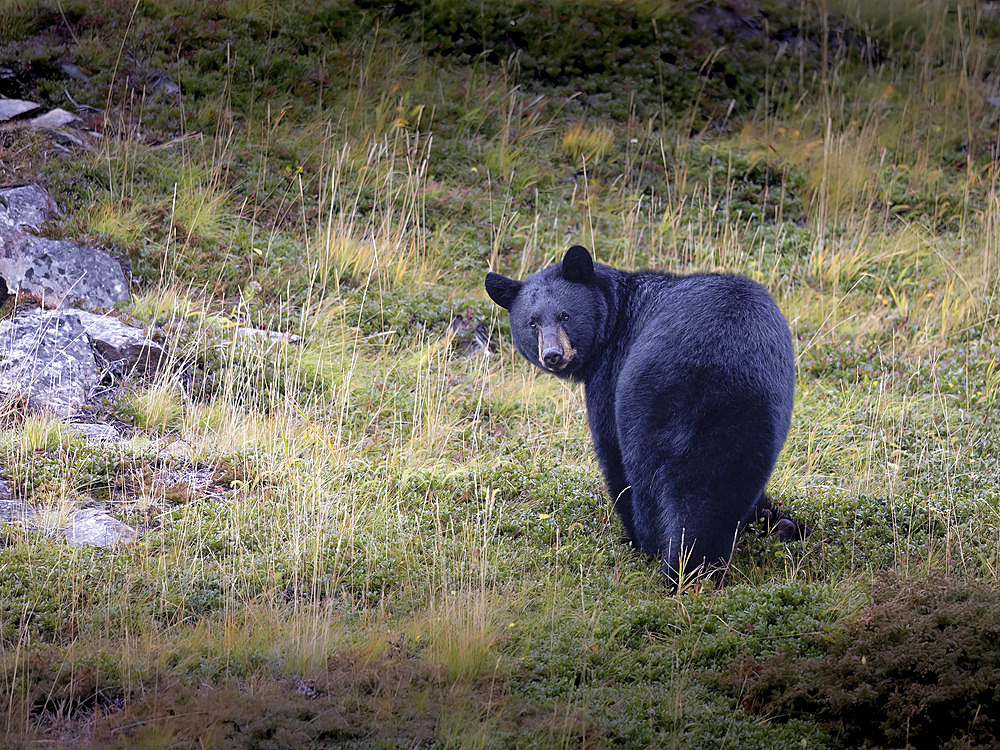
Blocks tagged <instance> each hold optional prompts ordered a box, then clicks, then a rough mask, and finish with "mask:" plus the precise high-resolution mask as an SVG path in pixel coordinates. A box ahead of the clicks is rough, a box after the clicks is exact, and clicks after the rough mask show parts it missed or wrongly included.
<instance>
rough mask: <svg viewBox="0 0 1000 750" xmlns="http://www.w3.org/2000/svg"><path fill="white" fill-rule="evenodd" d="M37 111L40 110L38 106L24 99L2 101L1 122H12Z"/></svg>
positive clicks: (0, 101) (0, 102) (0, 107)
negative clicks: (16, 118)
mask: <svg viewBox="0 0 1000 750" xmlns="http://www.w3.org/2000/svg"><path fill="white" fill-rule="evenodd" d="M35 109H38V105H37V104H35V103H34V102H29V101H26V100H24V99H0V122H2V121H4V120H12V119H13V118H15V117H18V116H19V115H23V114H24V113H25V112H31V111H32V110H35Z"/></svg>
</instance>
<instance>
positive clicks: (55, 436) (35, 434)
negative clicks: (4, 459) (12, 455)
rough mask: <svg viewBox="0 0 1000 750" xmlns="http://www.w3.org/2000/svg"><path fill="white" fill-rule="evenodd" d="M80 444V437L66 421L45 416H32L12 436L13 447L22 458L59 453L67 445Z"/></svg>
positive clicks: (26, 418)
mask: <svg viewBox="0 0 1000 750" xmlns="http://www.w3.org/2000/svg"><path fill="white" fill-rule="evenodd" d="M79 442H80V436H79V434H78V433H76V432H75V431H74V430H73V429H72V428H70V426H69V425H67V424H66V422H65V421H63V420H61V419H58V418H55V417H51V416H48V415H45V414H30V415H28V416H27V417H25V419H24V421H23V422H22V424H21V425H20V430H19V431H15V432H14V433H13V434H12V435H11V446H12V447H13V449H14V450H15V451H16V453H18V454H19V455H20V456H22V457H23V456H29V455H31V454H33V453H37V452H44V453H58V452H59V450H60V449H61V448H63V447H64V446H66V445H67V444H76V443H79Z"/></svg>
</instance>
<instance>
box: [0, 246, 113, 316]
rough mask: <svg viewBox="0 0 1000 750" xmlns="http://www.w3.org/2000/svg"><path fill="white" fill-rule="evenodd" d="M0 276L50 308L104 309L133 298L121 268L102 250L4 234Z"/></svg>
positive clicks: (13, 287)
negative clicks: (130, 297)
mask: <svg viewBox="0 0 1000 750" xmlns="http://www.w3.org/2000/svg"><path fill="white" fill-rule="evenodd" d="M0 276H2V277H3V278H4V280H5V281H6V283H7V288H8V289H9V290H10V291H11V292H22V293H27V294H30V295H31V296H33V297H36V298H38V299H40V300H41V301H42V304H43V305H44V306H45V307H70V306H73V305H77V306H80V307H84V308H86V309H88V310H100V309H104V308H109V307H112V306H114V305H115V304H116V303H118V302H124V301H125V300H127V299H128V298H129V294H130V292H129V283H128V279H127V278H125V273H124V271H122V267H121V265H120V264H119V263H118V261H116V260H115V259H114V258H112V257H111V256H110V255H109V254H108V253H106V252H105V251H104V250H102V249H100V248H98V247H88V246H85V245H81V244H79V243H77V242H74V241H72V240H50V239H46V238H44V237H35V236H33V235H30V234H27V233H25V232H16V233H11V234H8V235H7V236H4V234H3V232H2V231H0Z"/></svg>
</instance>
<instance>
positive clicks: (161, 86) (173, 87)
mask: <svg viewBox="0 0 1000 750" xmlns="http://www.w3.org/2000/svg"><path fill="white" fill-rule="evenodd" d="M150 84H151V85H152V88H153V91H163V92H164V93H166V94H167V95H168V96H180V95H181V87H180V86H178V85H177V83H176V82H175V81H174V79H173V78H171V77H170V76H168V75H167V74H166V73H157V74H154V75H152V76H150Z"/></svg>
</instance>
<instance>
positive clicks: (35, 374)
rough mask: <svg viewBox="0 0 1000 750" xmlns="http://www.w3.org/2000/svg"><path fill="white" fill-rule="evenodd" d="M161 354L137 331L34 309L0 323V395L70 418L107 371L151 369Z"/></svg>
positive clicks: (79, 313)
mask: <svg viewBox="0 0 1000 750" xmlns="http://www.w3.org/2000/svg"><path fill="white" fill-rule="evenodd" d="M162 356H163V349H162V347H160V345H159V344H157V343H156V342H154V341H151V340H150V339H149V338H147V337H146V335H145V334H144V333H143V332H142V331H141V330H139V329H138V328H133V327H132V326H128V325H125V324H124V323H122V322H121V321H119V320H117V319H115V318H110V317H103V316H99V315H94V314H92V313H88V312H85V311H83V310H33V311H32V312H30V313H27V314H25V315H18V316H16V317H14V318H12V319H11V320H5V321H2V322H0V394H2V395H7V396H11V395H15V396H21V397H26V398H27V399H28V403H29V405H31V406H33V407H35V408H43V409H46V410H48V411H51V412H54V413H55V414H58V415H61V416H68V415H70V414H73V413H75V412H77V411H79V409H80V408H81V407H82V406H83V405H84V404H85V403H86V402H87V400H88V399H89V397H90V394H91V391H92V390H93V389H94V387H95V386H96V385H97V384H98V383H100V381H101V378H102V377H103V376H104V374H105V373H107V372H109V371H116V372H124V371H128V370H131V369H133V368H136V367H140V368H143V369H155V368H156V367H157V366H159V364H160V362H161V359H162Z"/></svg>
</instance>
